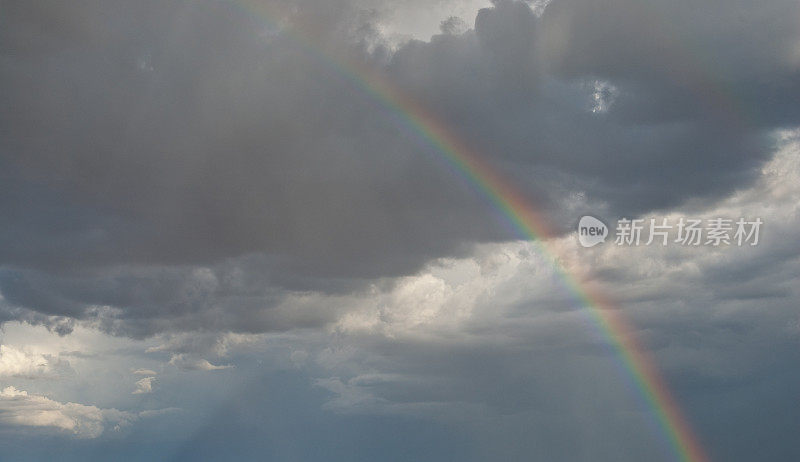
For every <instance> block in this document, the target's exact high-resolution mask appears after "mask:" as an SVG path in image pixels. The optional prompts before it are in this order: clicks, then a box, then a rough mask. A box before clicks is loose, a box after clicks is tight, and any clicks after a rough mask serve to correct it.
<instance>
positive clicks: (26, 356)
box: [0, 345, 72, 378]
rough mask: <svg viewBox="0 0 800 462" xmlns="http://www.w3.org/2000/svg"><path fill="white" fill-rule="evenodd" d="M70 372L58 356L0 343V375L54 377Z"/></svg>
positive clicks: (69, 368)
mask: <svg viewBox="0 0 800 462" xmlns="http://www.w3.org/2000/svg"><path fill="white" fill-rule="evenodd" d="M69 372H72V368H71V367H70V365H69V362H68V361H65V360H62V359H59V358H58V356H53V355H49V354H40V353H34V352H32V351H29V350H27V349H24V348H22V349H20V348H15V347H13V346H10V345H0V377H22V378H42V377H44V378H54V377H58V376H61V375H64V374H65V373H69Z"/></svg>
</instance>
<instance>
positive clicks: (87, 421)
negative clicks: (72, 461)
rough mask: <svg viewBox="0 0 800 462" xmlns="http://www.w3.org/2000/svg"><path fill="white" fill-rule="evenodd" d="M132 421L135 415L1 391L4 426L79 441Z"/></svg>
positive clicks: (0, 422)
mask: <svg viewBox="0 0 800 462" xmlns="http://www.w3.org/2000/svg"><path fill="white" fill-rule="evenodd" d="M135 418H136V416H135V415H134V414H130V413H128V412H124V411H119V410H117V409H101V408H98V407H96V406H87V405H83V404H78V403H71V402H67V403H61V402H58V401H54V400H52V399H50V398H47V397H46V396H42V395H37V394H29V393H28V392H26V391H24V390H18V389H16V388H15V387H13V386H9V387H6V388H4V389H2V390H0V425H3V426H12V427H16V426H23V427H41V428H42V429H51V430H56V431H60V432H65V433H69V434H72V435H74V436H75V437H78V438H97V437H99V436H100V435H102V434H103V432H104V431H105V430H106V429H107V428H108V427H109V426H110V427H111V428H113V429H115V430H118V429H120V428H121V427H122V426H125V425H127V424H129V423H130V422H131V421H132V420H134V419H135Z"/></svg>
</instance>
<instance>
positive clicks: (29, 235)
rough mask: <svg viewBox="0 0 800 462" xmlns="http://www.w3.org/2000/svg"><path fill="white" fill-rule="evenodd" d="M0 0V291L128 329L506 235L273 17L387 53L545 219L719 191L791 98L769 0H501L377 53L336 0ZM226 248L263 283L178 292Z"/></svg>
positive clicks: (16, 306) (335, 287) (172, 323)
mask: <svg viewBox="0 0 800 462" xmlns="http://www.w3.org/2000/svg"><path fill="white" fill-rule="evenodd" d="M318 3H319V4H318ZM1 5H2V7H1V8H2V10H3V11H4V12H5V14H4V15H3V16H2V18H0V25H1V26H2V27H0V86H2V88H3V91H2V92H0V107H1V108H2V109H0V156H2V158H1V159H0V165H1V166H2V170H3V172H2V175H3V179H4V183H3V186H2V187H3V196H2V197H0V212H2V216H3V225H2V231H0V258H2V263H3V264H4V265H5V266H6V268H7V270H6V271H5V272H4V273H3V274H2V277H0V290H2V293H3V296H4V298H5V302H4V306H6V307H7V308H3V310H4V312H3V313H4V314H3V316H5V317H14V315H12V314H11V313H19V312H21V311H20V310H21V309H22V308H26V309H28V310H33V312H35V313H39V314H40V315H42V316H56V317H58V316H69V317H75V318H79V319H87V318H96V317H98V316H100V315H99V314H98V313H100V312H113V313H117V314H115V315H114V319H115V321H114V322H115V323H118V324H119V323H121V324H124V325H117V324H115V327H108V326H107V328H108V329H109V330H111V331H114V332H119V333H125V334H129V335H144V334H147V333H150V332H156V331H160V330H170V329H174V328H177V327H178V326H183V327H181V328H182V329H190V328H197V329H200V328H203V327H208V328H212V329H213V328H224V329H232V330H247V331H250V330H255V331H258V330H269V329H270V328H288V327H291V326H293V325H295V324H293V322H295V321H292V320H291V319H289V318H281V319H282V320H277V319H276V318H273V317H272V316H273V315H272V314H269V313H270V312H269V308H270V307H274V306H277V304H278V302H277V301H279V300H280V299H281V298H282V297H283V296H284V295H285V294H286V291H291V290H308V289H314V290H322V291H325V292H339V293H341V292H343V291H347V290H352V289H355V288H358V287H360V284H362V283H363V282H364V281H367V280H370V279H374V278H378V277H383V276H396V275H402V274H408V273H409V272H411V271H413V270H415V269H417V268H419V267H420V266H421V265H422V264H424V263H425V262H426V261H428V260H430V259H432V258H436V257H440V256H445V255H455V254H458V253H462V252H464V251H465V250H466V249H468V247H469V245H470V244H471V243H474V242H479V241H489V240H502V239H508V238H511V237H514V236H513V234H511V233H510V232H508V230H507V229H506V228H505V226H504V224H503V223H502V222H501V221H498V219H497V217H496V216H495V215H494V214H493V213H492V212H490V210H489V207H488V206H487V204H486V202H485V201H484V199H482V198H481V197H479V196H478V195H477V194H476V193H474V192H473V191H472V190H471V188H470V187H469V185H467V184H465V183H464V182H463V181H462V180H461V179H460V178H458V177H457V175H454V174H453V173H452V172H450V171H448V169H447V168H442V166H441V165H440V163H437V162H436V161H432V160H431V157H432V156H433V157H435V156H436V154H434V153H433V151H432V148H430V147H428V146H425V145H424V144H423V143H421V142H420V141H419V139H418V137H417V136H416V135H414V134H412V133H408V132H406V131H403V130H402V129H401V128H400V127H399V126H398V125H397V124H396V123H395V120H394V118H393V117H394V116H393V115H392V114H390V113H389V112H388V111H387V110H386V109H385V108H383V107H381V105H380V104H378V103H376V101H375V100H373V99H371V98H370V97H367V96H366V95H365V94H364V93H363V92H362V91H361V90H359V89H358V88H357V87H355V86H353V85H352V84H351V83H350V82H349V81H348V80H347V79H345V78H342V76H341V75H340V74H339V73H338V72H337V71H336V70H335V69H333V68H332V67H331V66H330V65H328V64H326V62H325V60H324V59H320V58H319V56H317V55H316V54H315V53H314V52H309V50H307V49H306V48H304V47H303V46H302V45H301V44H299V43H298V42H297V41H295V40H292V39H291V38H290V37H288V36H287V35H286V34H284V33H282V32H281V30H280V27H279V26H278V25H277V24H280V23H281V21H280V19H284V20H286V21H288V22H289V23H295V24H303V25H304V26H303V30H304V33H306V34H311V35H313V36H314V37H315V38H314V39H315V40H316V41H318V42H320V43H324V44H325V45H324V48H326V51H325V53H329V54H334V55H336V54H337V53H343V54H348V55H350V56H353V55H357V56H358V57H357V59H362V60H365V61H372V62H374V63H375V65H385V70H386V73H387V75H388V76H389V78H391V79H392V80H394V81H395V82H396V83H397V84H398V85H400V86H401V87H402V88H403V89H404V90H405V91H407V92H409V93H410V94H412V95H414V96H415V97H416V98H419V99H420V100H422V101H425V103H426V104H427V105H428V106H429V107H430V109H431V110H432V111H434V112H435V113H436V114H438V116H439V117H441V118H442V119H444V120H445V121H446V122H447V123H448V124H449V125H450V126H452V127H453V129H454V130H455V131H456V132H457V133H459V134H460V135H461V136H463V137H464V139H465V140H468V141H469V142H470V143H472V144H474V145H475V146H476V148H477V149H478V150H479V151H480V152H482V153H483V154H484V155H485V156H486V157H487V159H488V160H489V161H491V162H492V163H494V164H495V165H497V166H498V168H500V169H501V170H504V171H506V172H508V174H509V175H510V176H512V177H513V178H514V179H515V181H517V182H518V183H519V184H520V185H521V186H522V188H523V189H525V190H526V192H527V193H529V194H530V195H531V197H534V198H537V199H538V200H539V201H540V202H542V203H543V207H545V208H546V209H547V210H549V211H550V212H551V214H552V215H553V220H554V222H555V223H556V225H557V226H558V227H561V228H563V227H565V226H567V225H570V224H571V221H572V220H573V219H574V217H573V216H571V214H569V213H566V212H564V210H565V209H564V207H563V205H564V200H565V198H566V197H568V196H569V195H570V194H571V193H576V192H580V193H581V194H585V195H586V197H588V198H589V199H590V201H592V202H591V203H593V204H605V207H606V208H607V211H608V213H609V214H628V215H632V214H635V213H639V212H642V211H646V210H650V209H653V208H659V207H667V206H673V205H677V204H680V203H681V202H683V201H684V200H686V199H688V198H698V197H699V198H701V199H702V198H713V197H719V196H721V195H724V194H725V193H727V192H729V191H731V190H733V189H735V188H738V187H741V186H743V185H744V184H746V183H747V182H748V181H749V180H750V179H751V178H752V177H753V175H754V174H755V173H756V172H757V170H758V167H759V166H760V165H761V163H762V162H763V161H764V160H765V159H766V158H767V154H768V153H769V148H770V146H769V144H768V143H767V141H766V139H765V136H764V135H765V129H767V128H770V127H773V126H780V125H786V124H790V123H793V122H796V120H797V114H796V113H795V109H794V106H792V105H790V104H789V103H787V104H784V105H781V104H772V103H771V102H774V100H776V99H777V100H781V99H786V100H787V101H789V102H791V101H793V100H792V99H791V98H796V94H797V92H796V91H795V90H796V85H797V84H796V82H797V81H798V80H797V79H796V78H794V79H793V77H796V72H797V59H798V57H797V53H798V51H797V23H796V21H795V22H794V23H792V21H791V20H790V19H788V18H792V17H797V16H796V15H795V13H796V4H794V3H788V2H787V3H782V2H773V3H772V4H771V5H770V7H769V8H760V7H759V6H757V5H753V6H749V5H745V4H742V5H738V6H737V9H736V11H737V13H731V12H730V11H729V10H728V9H727V7H726V6H725V5H721V4H719V5H718V4H716V3H713V2H712V3H708V4H707V6H706V5H705V4H704V6H702V7H698V8H690V7H688V6H683V7H681V6H674V5H673V6H669V7H668V13H669V14H666V13H665V14H663V15H660V16H662V17H667V18H670V19H672V21H671V22H670V23H669V24H679V25H681V27H679V28H676V29H674V30H673V29H669V28H660V29H656V28H654V27H651V24H650V22H649V21H650V16H649V14H650V13H648V12H646V11H645V12H642V11H640V10H639V9H637V8H632V7H631V6H630V5H628V4H627V2H623V1H617V2H605V3H604V4H603V6H602V7H600V6H597V5H598V4H597V3H594V2H586V3H582V2H576V1H569V0H566V1H555V2H553V4H552V5H550V6H548V8H547V9H546V12H545V14H544V16H543V17H542V18H537V16H536V15H535V14H533V12H532V11H531V9H530V7H529V6H528V5H527V4H525V3H521V2H506V1H502V2H497V3H496V5H495V7H494V8H491V9H485V10H482V11H481V12H480V13H479V14H478V16H477V18H476V20H475V27H474V30H470V31H467V32H466V33H464V34H461V35H453V34H443V35H440V36H436V37H434V38H433V39H432V41H431V42H419V41H412V42H410V43H408V44H406V45H403V46H401V47H400V48H399V49H398V50H396V52H393V53H390V52H389V51H387V49H386V48H385V47H383V46H382V45H381V43H380V37H379V35H378V34H377V33H376V32H375V30H374V29H373V28H372V27H371V26H370V22H369V21H370V16H369V15H368V14H364V13H362V12H360V11H358V10H356V9H355V8H353V7H351V6H349V5H348V2H310V1H301V2H296V3H293V2H285V3H281V4H280V5H278V6H279V7H278V8H277V11H282V12H285V14H286V15H287V16H286V17H285V18H273V19H275V20H276V21H275V24H265V23H264V22H263V21H261V20H260V19H259V18H257V17H254V16H253V15H252V14H250V13H248V12H247V11H245V10H243V9H241V8H238V7H237V6H236V5H235V3H233V2H211V1H207V2H182V1H167V2H135V3H134V2H116V1H112V2H94V1H88V0H87V1H79V2H71V3H69V4H63V3H60V2H52V3H50V2H17V1H5V2H3V3H2V4H1ZM719 9H722V10H724V13H721V14H719V15H714V14H713V13H715V12H716V11H717V10H719ZM751 14H752V15H755V16H752V17H755V18H756V19H753V20H750V19H748V18H751V16H750V15H751ZM742 17H744V18H745V20H742V19H741V18H742ZM614 18H619V21H617V20H616V19H614ZM684 19H685V20H684ZM773 23H774V25H775V26H776V27H771V28H769V31H768V32H764V33H762V32H760V31H762V30H764V28H765V27H764V26H765V24H773ZM707 27H712V28H713V30H719V31H727V30H730V33H720V34H711V33H708V31H707V30H706V29H705V28H707ZM450 29H452V28H450ZM312 31H313V32H312ZM751 33H752V34H757V37H758V39H759V40H758V41H757V42H756V43H752V42H746V43H745V42H744V41H743V40H742V38H741V37H742V35H747V34H751ZM654 34H655V35H654ZM678 36H680V37H688V39H687V40H692V41H693V43H696V44H697V47H698V49H701V50H706V51H707V53H709V54H710V55H711V56H714V57H715V61H714V62H715V64H716V66H715V67H714V69H716V70H717V72H718V75H717V73H715V74H714V75H713V77H714V78H718V79H722V80H723V83H724V84H725V85H727V86H728V87H730V88H733V89H734V90H735V91H736V92H737V93H740V94H742V95H750V96H747V98H746V103H747V105H748V106H749V107H751V111H752V114H753V115H754V117H757V118H758V120H759V123H758V124H752V123H747V121H742V120H741V119H740V118H735V117H730V114H728V113H726V112H725V110H724V107H720V106H714V105H711V104H705V103H704V100H703V99H702V98H697V97H696V95H701V96H702V95H704V94H705V93H704V92H705V91H706V90H707V88H706V85H707V83H708V82H706V81H705V80H702V79H701V78H700V77H703V76H698V75H696V73H695V72H694V68H692V67H689V66H688V64H686V63H683V62H681V61H680V60H679V58H680V57H681V56H682V55H677V52H674V50H673V48H675V49H678V45H674V46H673V44H674V42H675V41H677V40H678ZM664 47H666V50H667V51H670V53H667V54H666V55H665V54H664V53H663V51H664V49H665V48H664ZM729 47H732V48H735V49H736V50H737V53H738V54H736V55H732V54H731V53H732V52H731V51H730V50H729ZM366 50H371V51H366ZM792 53H794V54H792ZM662 55H663V59H659V57H660V56H662ZM676 56H677V57H676ZM716 61H719V62H718V63H717V62H716ZM381 63H383V64H381ZM594 79H605V80H608V81H609V82H610V84H612V85H614V86H615V88H616V89H617V91H618V97H617V98H616V100H617V101H611V100H609V101H608V105H609V106H610V107H611V110H609V111H608V112H600V113H596V114H594V113H591V112H590V110H589V109H591V107H592V104H593V102H592V93H593V88H592V82H593V81H594ZM793 95H794V96H793ZM247 256H249V257H247ZM237 259H239V260H237ZM242 259H244V260H242ZM251 259H255V260H258V261H259V262H260V263H259V264H257V265H254V264H251V262H252V261H254V260H251ZM225 265H229V266H230V267H232V268H233V267H235V268H238V270H239V271H244V272H251V273H252V274H250V275H248V276H247V277H250V278H252V279H254V280H256V281H258V282H259V284H262V285H263V286H264V287H265V288H263V289H262V290H261V291H256V293H251V292H249V290H250V289H242V288H241V287H227V288H225V290H223V291H222V292H220V290H222V289H220V288H219V287H225V286H224V284H222V285H221V286H215V287H214V288H213V289H209V290H208V292H204V290H205V289H201V290H200V292H192V293H191V294H190V295H187V288H186V284H193V283H195V282H196V280H195V276H196V275H197V274H199V273H198V271H200V272H201V273H202V272H203V271H206V270H208V271H211V272H212V273H215V272H216V271H219V268H221V267H224V266H225ZM206 267H208V268H206ZM209 268H210V269H209ZM203 274H205V273H203ZM187 281H188V282H187ZM250 287H252V286H250ZM98 307H106V308H98ZM234 307H235V308H234ZM103 310H106V311H103ZM109 310H110V311H109ZM115 310H118V311H115ZM26 312H29V311H26ZM275 316H278V315H275ZM253 317H256V318H258V321H252V320H253ZM279 317H280V316H279ZM222 318H226V319H227V318H230V319H229V320H227V321H224V322H222V324H220V322H221V321H219V320H220V319H222ZM104 319H105V318H104ZM329 319H330V316H329V315H324V314H317V315H314V316H312V317H311V318H309V319H305V320H302V321H297V322H298V323H299V324H297V325H320V324H324V323H325V322H327V321H328V320H329ZM271 323H272V324H271Z"/></svg>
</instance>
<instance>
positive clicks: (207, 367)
mask: <svg viewBox="0 0 800 462" xmlns="http://www.w3.org/2000/svg"><path fill="white" fill-rule="evenodd" d="M169 364H170V365H172V366H175V367H178V368H180V369H183V370H186V371H217V370H221V369H230V368H232V367H233V366H232V365H230V364H224V365H216V364H211V363H210V362H208V360H207V359H203V358H194V357H192V356H189V355H187V354H184V353H179V354H176V355H172V357H171V358H170V359H169Z"/></svg>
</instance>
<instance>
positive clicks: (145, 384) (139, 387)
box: [131, 377, 156, 395]
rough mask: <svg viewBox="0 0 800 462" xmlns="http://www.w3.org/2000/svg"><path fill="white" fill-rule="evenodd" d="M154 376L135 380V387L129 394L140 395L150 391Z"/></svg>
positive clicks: (151, 390)
mask: <svg viewBox="0 0 800 462" xmlns="http://www.w3.org/2000/svg"><path fill="white" fill-rule="evenodd" d="M155 379H156V378H155V377H144V378H142V379H140V380H137V381H136V389H135V390H133V392H132V393H131V394H134V395H142V394H145V393H152V392H153V381H155Z"/></svg>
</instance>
